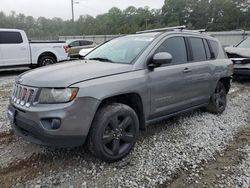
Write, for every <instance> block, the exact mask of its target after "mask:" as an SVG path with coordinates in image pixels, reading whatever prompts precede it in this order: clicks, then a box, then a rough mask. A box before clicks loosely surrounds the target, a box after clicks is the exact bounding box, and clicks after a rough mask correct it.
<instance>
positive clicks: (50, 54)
mask: <svg viewBox="0 0 250 188" xmlns="http://www.w3.org/2000/svg"><path fill="white" fill-rule="evenodd" d="M44 56H50V57H53V58H54V59H55V60H56V62H57V58H56V55H55V54H54V53H52V52H43V53H42V54H41V55H40V56H39V57H38V60H37V63H39V60H40V59H41V58H42V57H44Z"/></svg>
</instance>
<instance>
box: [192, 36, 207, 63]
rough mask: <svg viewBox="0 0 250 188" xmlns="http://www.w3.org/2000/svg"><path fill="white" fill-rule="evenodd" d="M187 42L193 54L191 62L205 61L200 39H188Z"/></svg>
mask: <svg viewBox="0 0 250 188" xmlns="http://www.w3.org/2000/svg"><path fill="white" fill-rule="evenodd" d="M189 41H190V46H191V48H192V52H193V61H206V60H207V57H206V51H205V48H204V44H203V41H202V39H201V38H194V37H190V38H189Z"/></svg>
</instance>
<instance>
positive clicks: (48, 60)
mask: <svg viewBox="0 0 250 188" xmlns="http://www.w3.org/2000/svg"><path fill="white" fill-rule="evenodd" d="M55 63H56V59H55V58H54V57H52V56H47V55H45V56H42V57H40V58H39V60H38V67H43V66H47V65H52V64H55Z"/></svg>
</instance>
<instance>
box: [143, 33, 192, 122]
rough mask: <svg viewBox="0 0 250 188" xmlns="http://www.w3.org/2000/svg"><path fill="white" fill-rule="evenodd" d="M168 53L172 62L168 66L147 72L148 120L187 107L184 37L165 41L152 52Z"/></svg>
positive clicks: (188, 103) (188, 73)
mask: <svg viewBox="0 0 250 188" xmlns="http://www.w3.org/2000/svg"><path fill="white" fill-rule="evenodd" d="M159 52H168V53H170V54H171V55H172V57H173V60H172V62H171V63H170V64H167V65H165V66H164V65H163V66H161V67H158V68H155V69H154V70H153V71H151V72H149V82H148V85H149V88H150V91H151V115H150V119H154V118H157V117H161V116H164V115H168V114H171V113H174V112H177V111H180V110H183V109H186V108H188V107H189V105H190V103H191V101H189V98H188V96H187V95H186V91H187V90H188V87H189V86H188V84H189V83H187V81H186V77H187V76H189V75H190V74H191V73H190V72H188V71H186V70H185V68H186V66H187V64H188V63H187V50H186V45H185V40H184V37H177V36H176V37H171V38H168V39H166V40H165V41H164V42H163V43H162V44H161V45H160V46H159V47H158V48H157V49H156V50H155V52H154V54H156V53H159Z"/></svg>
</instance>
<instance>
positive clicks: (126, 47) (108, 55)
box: [85, 36, 154, 64]
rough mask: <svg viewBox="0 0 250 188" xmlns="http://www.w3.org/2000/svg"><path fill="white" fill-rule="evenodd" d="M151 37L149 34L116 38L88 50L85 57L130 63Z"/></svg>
mask: <svg viewBox="0 0 250 188" xmlns="http://www.w3.org/2000/svg"><path fill="white" fill-rule="evenodd" d="M153 39H154V38H153V37H149V36H126V37H121V38H116V39H113V40H111V41H109V42H107V43H105V44H103V45H102V46H100V47H98V48H96V49H95V50H94V51H92V52H90V53H89V54H88V55H87V56H86V57H85V59H89V60H99V61H107V62H112V63H123V64H131V63H132V62H133V60H134V59H135V58H136V57H137V56H138V55H139V54H140V52H142V51H143V50H144V49H145V48H146V47H147V46H148V45H149V44H150V42H151V41H152V40H153Z"/></svg>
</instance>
